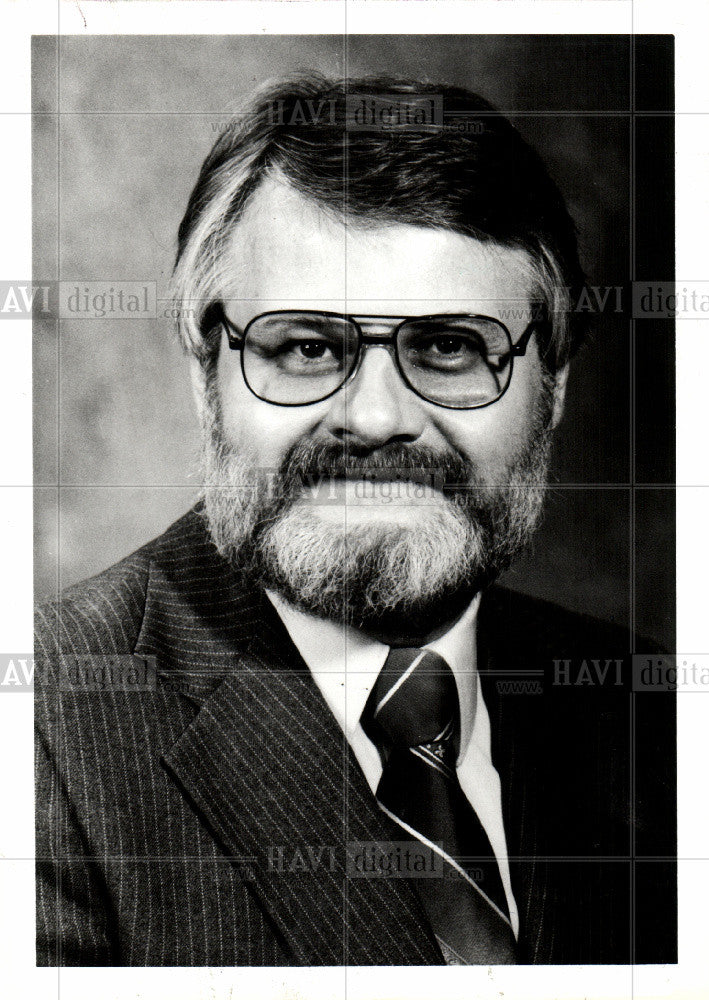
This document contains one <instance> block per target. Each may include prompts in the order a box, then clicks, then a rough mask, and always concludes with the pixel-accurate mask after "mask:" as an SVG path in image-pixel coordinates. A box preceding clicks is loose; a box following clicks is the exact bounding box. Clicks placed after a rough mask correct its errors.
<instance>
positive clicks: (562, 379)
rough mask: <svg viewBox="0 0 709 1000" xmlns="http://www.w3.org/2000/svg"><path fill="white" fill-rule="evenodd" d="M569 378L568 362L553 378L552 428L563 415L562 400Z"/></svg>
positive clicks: (564, 396)
mask: <svg viewBox="0 0 709 1000" xmlns="http://www.w3.org/2000/svg"><path fill="white" fill-rule="evenodd" d="M568 377H569V364H568V362H567V363H566V364H565V365H564V367H563V368H560V369H559V370H558V371H557V373H556V375H555V376H554V409H553V411H552V416H551V426H552V428H554V427H556V425H557V424H558V423H559V421H560V420H561V418H562V416H563V413H564V400H565V399H566V380H567V379H568Z"/></svg>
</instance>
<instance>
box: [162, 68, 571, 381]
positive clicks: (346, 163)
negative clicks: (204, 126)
mask: <svg viewBox="0 0 709 1000" xmlns="http://www.w3.org/2000/svg"><path fill="white" fill-rule="evenodd" d="M427 98H428V99H433V101H434V102H437V107H438V108H442V112H443V113H442V115H441V116H440V118H441V120H439V121H438V122H432V121H431V120H430V116H428V120H427V121H426V122H425V123H422V124H410V123H407V124H405V125H399V126H393V127H389V128H382V127H381V125H379V126H376V125H371V127H369V128H362V127H361V125H360V127H357V128H353V118H352V115H353V108H357V107H359V106H360V105H361V102H362V100H363V99H364V100H365V101H370V100H372V99H374V100H377V99H378V102H379V105H380V106H381V105H382V102H385V103H389V104H392V105H394V104H396V103H397V102H399V104H403V105H407V106H408V107H410V108H417V107H421V106H423V103H424V101H425V100H426V99H427ZM430 103H431V102H430V101H429V106H430ZM414 117H416V116H414ZM419 117H420V116H419ZM274 174H275V175H280V176H281V177H282V178H284V179H285V180H286V181H287V182H288V183H289V184H290V185H291V186H292V187H293V188H294V189H295V190H296V191H298V192H299V193H302V194H303V195H305V196H307V197H309V198H311V199H312V200H314V201H315V202H316V203H317V204H318V205H320V206H321V207H322V208H324V209H325V210H327V211H329V212H330V213H332V214H334V215H335V216H336V217H338V218H340V219H346V220H348V221H349V222H351V223H352V224H357V225H362V226H367V225H388V224H389V225H390V224H396V223H399V224H400V223H408V224H411V225H417V226H428V227H435V228H443V229H448V230H450V231H452V232H456V233H460V234H463V235H465V236H470V237H473V238H475V239H477V240H480V241H482V242H484V243H491V244H497V245H500V246H503V247H510V248H518V249H521V250H523V251H525V252H526V254H527V256H528V259H529V261H530V264H531V268H532V274H533V290H532V294H533V297H534V300H535V302H534V305H535V306H537V307H541V317H542V318H543V320H544V321H543V322H542V323H541V325H540V330H539V332H538V334H537V338H538V345H539V348H540V354H541V356H542V359H543V362H544V364H545V365H546V366H547V367H548V369H549V370H550V371H552V372H554V371H556V370H558V369H559V368H560V367H562V366H563V365H564V364H565V363H566V361H567V360H568V358H569V357H570V356H571V355H572V354H573V353H574V351H575V349H576V347H577V346H578V343H579V341H580V338H581V335H582V330H581V328H580V323H579V316H578V315H576V314H574V313H573V312H572V310H571V309H570V303H571V302H574V301H576V300H577V297H578V295H579V294H580V292H581V289H582V288H583V285H584V275H583V272H582V270H581V266H580V263H579V258H578V249H577V241H576V232H575V228H574V224H573V222H572V220H571V217H570V216H569V213H568V211H567V209H566V206H565V204H564V200H563V198H562V196H561V194H560V192H559V189H558V188H557V186H556V184H555V183H554V181H553V180H552V179H551V177H550V176H549V174H548V172H547V170H546V168H545V166H544V164H543V163H542V161H541V159H540V157H539V156H538V154H537V153H536V152H535V151H534V150H533V149H532V148H531V147H530V146H529V145H528V144H527V143H526V142H525V140H524V139H523V138H522V137H521V136H520V134H519V133H518V132H517V130H516V129H515V128H514V126H513V125H512V124H511V123H510V122H509V121H508V120H507V118H505V117H504V115H502V114H501V113H500V112H498V111H497V110H496V109H495V108H493V107H492V105H490V104H489V103H488V102H487V101H486V100H484V99H483V98H482V97H480V96H478V95H477V94H474V93H472V92H471V91H468V90H464V89H462V88H457V87H449V86H438V85H433V84H429V83H421V82H416V81H411V80H400V79H389V78H385V77H376V78H364V79H350V80H337V81H332V80H328V79H326V78H324V77H322V76H317V75H310V76H307V77H302V78H300V79H297V80H293V81H287V82H281V83H278V84H276V85H275V86H273V85H272V86H267V87H265V88H263V89H262V90H260V91H259V92H258V93H257V94H256V96H255V97H254V99H253V100H252V101H251V102H250V104H249V105H247V106H246V107H245V109H244V111H243V113H241V114H239V115H236V116H235V117H234V118H233V119H232V121H231V122H230V123H229V124H228V125H227V127H226V128H225V129H224V130H223V132H222V133H221V135H220V136H219V138H218V139H217V141H216V143H215V145H214V147H213V148H212V150H211V152H210V153H209V155H208V156H207V159H206V160H205V162H204V164H203V166H202V169H201V171H200V174H199V178H198V180H197V183H196V185H195V187H194V190H193V191H192V194H191V196H190V199H189V203H188V205H187V210H186V212H185V215H184V218H183V219H182V222H181V224H180V228H179V234H178V250H177V258H176V261H175V269H174V272H173V282H172V291H173V300H174V305H175V308H176V314H177V316H178V317H179V318H178V321H177V330H178V336H179V338H180V340H181V342H182V345H183V347H184V348H185V349H186V351H188V353H190V354H192V355H194V356H195V357H197V358H198V359H199V361H200V362H201V364H202V366H203V368H204V370H205V371H206V372H209V371H210V369H211V367H212V366H213V364H214V362H215V360H216V357H217V355H218V350H219V340H218V337H217V338H215V336H214V335H212V336H210V333H212V327H213V326H214V322H213V318H214V316H215V313H214V306H215V304H216V303H218V301H219V299H220V297H221V296H222V295H224V292H225V288H226V284H227V281H228V275H227V274H226V273H225V268H226V266H227V254H226V252H225V249H226V245H227V243H228V241H229V239H230V237H231V236H232V233H233V229H234V226H235V224H236V223H237V222H238V221H239V219H240V217H241V215H242V213H243V212H244V209H245V207H246V205H247V203H248V201H249V198H250V197H251V195H253V193H254V192H255V190H256V189H257V188H258V186H259V185H260V184H261V182H262V181H263V180H264V179H266V178H267V177H269V176H273V175H274ZM539 315H540V313H537V316H538V317H539Z"/></svg>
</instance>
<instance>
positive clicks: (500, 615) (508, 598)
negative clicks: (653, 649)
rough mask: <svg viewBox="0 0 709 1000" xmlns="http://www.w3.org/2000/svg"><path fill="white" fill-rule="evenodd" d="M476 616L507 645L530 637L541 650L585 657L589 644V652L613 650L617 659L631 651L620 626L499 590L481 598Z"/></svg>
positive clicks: (625, 631)
mask: <svg viewBox="0 0 709 1000" xmlns="http://www.w3.org/2000/svg"><path fill="white" fill-rule="evenodd" d="M480 614H481V618H482V619H483V620H484V622H485V624H486V626H487V627H488V628H489V629H490V630H491V631H492V633H493V634H495V635H498V636H500V638H501V639H502V640H503V641H504V642H506V643H510V644H514V642H515V641H516V640H517V639H518V638H519V639H522V638H523V637H524V638H525V639H526V637H527V636H529V635H530V634H533V635H534V637H535V645H536V646H537V648H539V649H543V650H548V649H555V650H559V651H562V650H566V651H568V652H569V653H571V652H575V651H577V650H580V649H581V648H584V649H586V650H587V652H586V655H593V653H592V652H591V651H590V649H589V644H590V648H591V649H592V648H593V647H594V646H595V647H596V648H598V649H601V648H602V649H603V650H606V651H608V653H609V654H610V650H616V651H617V655H618V656H621V655H624V654H626V653H628V652H630V648H631V642H632V633H631V632H630V630H629V629H627V628H623V627H622V626H621V625H617V624H614V623H612V622H608V621H604V620H602V619H600V618H596V617H594V616H593V615H588V614H583V613H580V612H578V611H570V610H569V609H568V608H564V607H561V606H560V605H558V604H554V603H552V602H551V601H546V600H542V599H540V598H537V597H529V596H528V595H526V594H521V593H519V592H518V591H514V590H507V589H506V588H503V587H492V588H491V589H490V590H489V591H488V592H487V593H486V594H485V595H484V597H483V601H482V604H481V609H480Z"/></svg>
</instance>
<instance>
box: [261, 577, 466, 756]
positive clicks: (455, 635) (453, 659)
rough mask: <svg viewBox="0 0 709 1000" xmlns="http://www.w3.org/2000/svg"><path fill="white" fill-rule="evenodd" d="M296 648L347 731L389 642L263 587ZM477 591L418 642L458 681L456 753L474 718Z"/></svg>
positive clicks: (356, 719)
mask: <svg viewBox="0 0 709 1000" xmlns="http://www.w3.org/2000/svg"><path fill="white" fill-rule="evenodd" d="M266 594H267V595H268V598H269V600H270V601H271V603H272V604H273V606H274V607H275V609H276V611H277V612H278V615H279V617H280V618H281V621H282V622H283V624H284V625H285V627H286V629H287V630H288V632H289V634H290V637H291V639H292V640H293V642H294V643H295V645H296V647H297V648H298V652H299V653H300V655H301V656H302V657H303V659H304V660H305V662H306V664H307V665H308V667H309V669H310V672H311V673H312V674H313V677H314V679H315V682H316V683H317V685H318V687H319V688H320V690H321V691H322V693H323V696H324V697H325V700H326V701H327V703H328V705H329V707H330V709H331V710H332V712H333V714H334V715H335V718H336V719H337V721H338V722H339V724H340V726H341V727H342V729H343V730H344V732H345V734H346V735H347V736H351V734H352V733H353V732H354V730H355V729H356V728H357V727H358V726H359V720H360V717H361V715H362V711H363V709H364V706H365V704H366V701H367V698H368V697H369V692H370V691H371V690H372V687H373V686H374V682H375V681H376V679H377V676H378V674H379V671H380V670H381V669H382V667H383V666H384V661H385V660H386V658H387V656H388V654H389V646H386V645H385V644H384V643H381V642H377V640H376V639H371V638H370V637H369V636H366V635H364V633H362V632H360V631H359V630H357V629H355V628H352V627H351V626H349V625H341V624H339V623H337V622H332V621H327V620H326V619H324V618H317V617H316V616H315V615H311V614H307V613H306V612H303V611H299V610H297V609H296V608H294V607H293V606H292V605H291V604H289V603H288V602H287V601H284V600H283V598H282V597H280V596H279V595H278V594H276V593H275V592H274V591H271V590H267V591H266ZM479 605H480V595H479V594H477V595H476V596H475V597H474V598H473V600H472V601H471V603H470V604H469V605H468V607H467V608H466V610H465V611H464V612H463V614H462V615H461V616H460V618H459V619H458V620H457V621H456V622H455V623H454V624H453V625H452V626H451V628H450V629H449V630H448V631H447V632H446V633H444V635H442V636H440V638H438V639H435V640H434V641H433V642H430V643H426V645H425V646H424V647H422V648H424V649H431V650H433V651H434V652H436V653H438V654H439V655H440V656H442V657H443V658H444V660H446V662H447V663H448V664H449V665H450V667H451V670H452V671H453V674H454V676H455V679H456V684H457V687H458V697H459V701H460V715H461V754H462V753H464V752H465V749H466V748H467V746H468V744H469V742H470V737H471V734H472V732H473V726H474V724H475V721H476V720H475V716H476V708H477V701H478V699H477V691H478V683H477V669H476V654H475V630H476V621H477V613H478V607H479Z"/></svg>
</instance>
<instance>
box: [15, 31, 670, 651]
mask: <svg viewBox="0 0 709 1000" xmlns="http://www.w3.org/2000/svg"><path fill="white" fill-rule="evenodd" d="M653 51H654V50H651V52H650V61H651V62H652V58H653ZM660 58H661V53H658V54H657V59H658V60H659V59H660ZM637 64H638V60H637V52H636V51H635V49H634V43H631V42H630V40H629V39H628V38H627V37H624V36H613V37H610V36H609V37H604V36H588V37H580V36H578V37H577V36H533V37H528V36H463V37H457V36H436V37H421V36H368V37H356V36H349V37H348V38H347V39H343V38H341V37H337V36H319V37H316V36H289V37H283V36H275V37H273V36H271V37H250V36H221V37H208V36H194V37H191V36H181V37H171V36H155V37H149V36H146V37H130V36H125V37H88V38H80V37H72V36H65V37H63V38H61V39H57V38H55V37H38V38H35V39H34V51H33V67H34V108H35V112H36V115H35V127H34V181H35V189H34V194H35V198H34V203H35V222H34V248H35V251H34V253H35V256H34V277H33V280H34V282H35V283H37V281H38V280H40V279H41V280H49V279H53V278H60V279H62V280H65V281H76V282H77V283H78V284H81V282H84V281H89V280H108V281H111V280H115V281H121V280H139V281H155V282H157V287H158V296H159V297H164V296H165V294H166V285H167V281H168V278H169V273H170V269H171V265H172V261H173V257H174V252H175V240H176V232H177V227H178V224H179V221H180V218H181V216H182V212H183V211H184V208H185V205H186V202H187V198H188V196H189V192H190V190H191V188H192V186H193V184H194V182H195V180H196V176H197V172H198V170H199V166H200V164H201V162H202V160H203V159H204V157H205V155H206V153H207V152H208V150H209V149H210V147H211V145H212V143H213V142H214V140H215V138H216V136H217V133H218V130H219V128H220V124H221V123H223V122H225V121H226V120H227V119H228V118H229V115H230V113H231V111H232V110H233V109H234V108H235V107H236V106H238V104H239V103H240V102H241V101H242V100H243V98H244V97H245V96H246V95H247V94H248V93H249V92H250V91H251V90H252V89H253V88H254V87H255V86H256V85H258V84H260V83H261V82H263V81H264V80H265V79H267V78H268V77H277V76H282V75H285V74H292V73H297V72H299V71H301V70H307V69H316V70H319V71H321V72H324V73H326V74H331V75H334V76H341V75H367V74H372V73H376V74H387V75H405V76H414V77H417V78H422V77H423V78H428V79H430V80H432V81H441V82H446V83H452V84H458V85H463V86H467V87H470V88H471V89H473V90H477V91H479V92H480V93H481V94H483V95H484V96H485V97H487V98H488V99H489V100H491V101H492V102H493V103H494V104H496V105H497V106H498V107H500V108H501V109H502V110H503V111H505V112H507V113H508V114H509V115H510V117H511V118H512V119H513V121H514V122H515V124H516V125H517V126H518V127H519V128H520V130H521V131H522V133H523V135H524V136H525V137H526V138H527V139H528V140H530V141H531V142H532V144H533V145H534V146H535V147H536V148H537V149H538V150H539V152H540V153H541V154H542V156H543V158H544V159H545V161H546V162H547V164H548V166H549V168H550V170H551V172H552V174H553V176H554V177H555V179H556V180H557V182H558V183H559V185H560V187H561V189H562V191H563V193H564V195H565V196H566V198H567V201H568V204H569V207H570V210H571V212H572V215H573V216H574V218H575V219H576V222H577V225H578V229H579V233H580V242H581V252H582V259H583V263H584V266H585V268H586V270H587V273H588V274H589V277H590V279H591V281H592V282H594V283H597V284H599V285H618V284H622V283H624V282H626V281H627V280H628V279H629V278H630V277H631V275H632V266H633V264H632V261H633V253H634V247H633V233H634V218H633V211H632V208H631V205H632V199H633V195H634V193H635V181H634V176H633V159H632V157H633V130H632V118H631V115H630V111H631V109H632V108H633V106H634V103H635V104H637V102H638V100H639V98H638V92H637V88H636V90H635V92H633V91H632V89H631V80H632V79H634V78H636V77H634V75H633V74H634V72H635V71H636V69H637ZM652 68H653V67H652V66H650V69H652ZM652 96H653V97H654V95H652ZM640 100H642V95H641V98H640ZM648 100H649V105H647V104H646V109H648V110H654V109H653V106H652V104H653V101H652V99H651V98H648ZM660 110H661V109H660ZM661 277H662V276H661ZM664 277H666V275H665V276H664ZM166 306H167V302H166V301H164V302H162V303H159V309H158V317H159V318H158V319H156V320H149V321H141V320H113V321H111V320H108V319H104V320H63V321H61V322H59V321H53V320H45V321H43V322H42V321H39V322H37V324H36V328H35V365H34V371H35V385H34V393H35V483H36V489H35V516H36V559H35V576H36V591H37V597H38V598H39V599H44V598H47V597H50V596H53V595H55V594H56V592H57V591H58V589H61V588H62V587H64V586H66V585H67V584H71V583H74V582H76V581H77V580H79V579H82V578H83V577H85V576H87V575H90V574H93V573H95V572H98V571H100V570H101V569H103V568H105V567H106V566H108V565H110V564H111V563H112V562H114V561H116V560H117V559H119V558H121V557H122V556H124V555H126V554H128V553H129V552H130V551H132V550H133V549H134V548H136V547H137V546H138V545H140V544H142V543H144V542H145V541H147V540H149V539H150V538H151V537H153V536H155V535H156V534H159V533H160V532H161V531H162V530H164V529H165V528H166V527H167V526H168V525H169V524H170V523H171V521H172V520H174V519H175V518H176V517H177V516H179V515H180V514H181V513H182V512H183V511H185V510H186V509H187V508H188V507H189V506H190V504H191V503H192V500H193V498H194V495H195V490H196V486H195V482H196V481H195V478H194V477H193V475H192V470H193V468H194V459H195V454H196V447H197V425H196V419H195V417H194V414H193V408H192V399H191V393H190V389H189V385H188V380H187V371H186V362H185V360H184V358H183V357H182V355H181V353H180V351H179V349H178V348H177V346H176V344H175V343H174V340H173V336H172V325H171V321H170V319H169V318H167V317H163V316H161V315H160V314H161V313H162V311H163V309H164V308H165V307H166ZM632 349H633V342H632V339H631V335H630V324H629V322H628V319H627V318H626V317H624V316H620V317H618V316H614V315H605V316H602V317H600V319H599V320H598V321H597V322H596V323H595V327H594V330H593V333H592V336H591V338H590V341H589V343H588V345H587V346H586V348H585V349H584V351H583V353H582V355H581V356H580V357H579V358H578V360H577V363H576V365H575V368H574V372H573V376H572V379H571V384H570V388H569V402H568V407H567V414H566V417H565V419H564V422H563V425H562V428H561V429H560V433H559V435H558V439H557V446H556V450H555V457H554V466H553V481H554V482H555V483H556V484H558V488H556V489H554V490H553V491H551V493H550V497H549V504H548V509H547V514H546V518H545V522H544V525H543V527H542V529H541V531H540V532H539V534H538V536H537V540H536V544H535V549H534V552H533V553H532V554H531V555H530V557H529V558H527V559H525V561H524V563H521V564H519V565H518V566H517V567H515V569H514V570H513V571H512V572H511V573H510V574H509V575H508V578H507V580H506V582H507V583H508V584H509V585H511V586H513V587H515V588H516V589H518V590H523V591H525V592H528V593H532V594H535V595H538V596H543V597H547V598H549V599H552V600H554V601H556V602H557V603H560V604H564V605H566V606H568V607H570V608H573V609H576V610H581V611H585V612H587V613H589V614H594V615H596V616H598V617H602V618H605V619H608V620H612V621H617V622H619V623H621V624H631V625H632V624H635V626H636V627H637V629H638V630H639V631H640V632H641V633H644V634H646V635H648V636H650V637H654V638H656V639H657V640H658V641H660V642H661V643H662V644H663V645H666V646H667V647H668V648H671V647H672V634H673V632H672V622H673V618H674V606H673V604H674V589H673V588H674V585H673V575H674V564H673V547H674V513H673V505H672V498H671V494H670V491H669V490H668V489H667V488H665V487H666V484H667V483H668V482H669V481H670V479H669V477H668V475H667V474H666V473H665V472H664V471H662V469H661V470H660V471H659V472H656V471H655V472H648V469H646V468H643V469H639V468H638V467H637V465H636V462H635V452H636V451H637V449H635V448H634V441H635V437H634V434H633V425H632V414H633V410H632V409H631V399H632V398H633V395H635V398H636V399H637V398H640V397H641V396H642V393H643V391H646V392H650V389H646V390H644V388H643V386H642V385H638V384H637V383H634V382H633V381H632V374H633V365H632ZM631 390H632V391H631ZM663 419H664V420H665V422H667V419H668V417H667V415H665V416H664V418H663ZM635 433H637V434H638V435H641V434H642V433H643V428H642V427H641V426H638V427H636V428H635ZM660 464H661V465H662V463H660Z"/></svg>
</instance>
